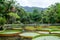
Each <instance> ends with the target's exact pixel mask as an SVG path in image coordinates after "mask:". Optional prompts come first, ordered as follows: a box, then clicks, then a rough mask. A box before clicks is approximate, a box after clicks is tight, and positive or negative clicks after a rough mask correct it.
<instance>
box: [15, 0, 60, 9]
mask: <svg viewBox="0 0 60 40" xmlns="http://www.w3.org/2000/svg"><path fill="white" fill-rule="evenodd" d="M16 1H17V2H18V3H19V4H20V5H21V6H28V7H42V8H47V7H48V6H50V5H51V4H55V3H57V2H59V3H60V0H16Z"/></svg>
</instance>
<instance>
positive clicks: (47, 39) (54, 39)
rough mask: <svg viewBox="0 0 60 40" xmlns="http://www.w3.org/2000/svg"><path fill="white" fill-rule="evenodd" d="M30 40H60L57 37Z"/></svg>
mask: <svg viewBox="0 0 60 40" xmlns="http://www.w3.org/2000/svg"><path fill="white" fill-rule="evenodd" d="M32 40H60V37H57V36H42V37H38V38H35V39H32Z"/></svg>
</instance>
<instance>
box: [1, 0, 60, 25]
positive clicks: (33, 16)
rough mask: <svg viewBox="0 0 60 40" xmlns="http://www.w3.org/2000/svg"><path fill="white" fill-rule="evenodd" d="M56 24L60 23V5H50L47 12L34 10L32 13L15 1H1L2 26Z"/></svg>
mask: <svg viewBox="0 0 60 40" xmlns="http://www.w3.org/2000/svg"><path fill="white" fill-rule="evenodd" d="M21 23H23V24H35V23H36V24H54V23H60V3H55V4H54V5H50V6H49V7H48V8H46V9H45V10H38V9H37V8H34V9H33V11H32V12H27V11H25V9H24V8H23V7H22V6H21V5H19V3H16V1H14V0H9V1H8V0H0V25H1V24H21Z"/></svg>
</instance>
